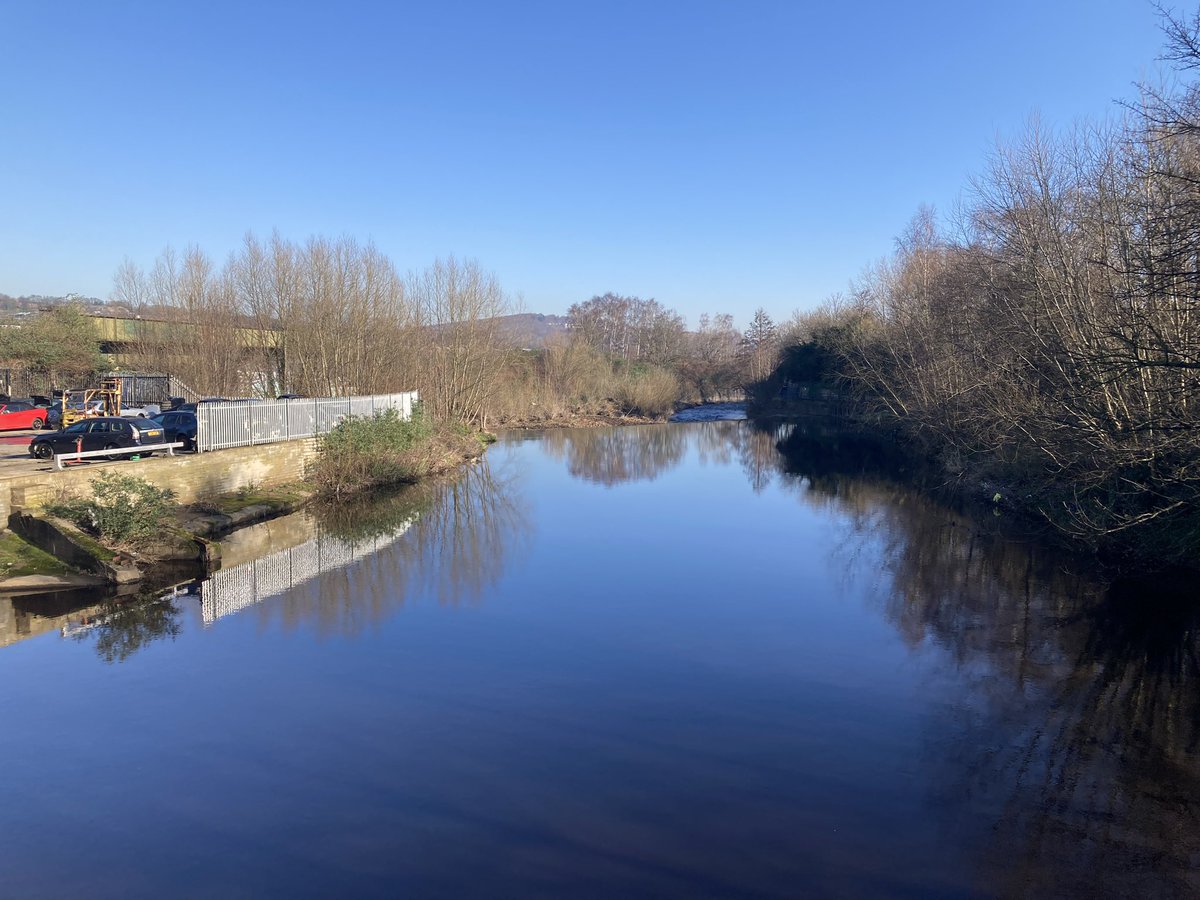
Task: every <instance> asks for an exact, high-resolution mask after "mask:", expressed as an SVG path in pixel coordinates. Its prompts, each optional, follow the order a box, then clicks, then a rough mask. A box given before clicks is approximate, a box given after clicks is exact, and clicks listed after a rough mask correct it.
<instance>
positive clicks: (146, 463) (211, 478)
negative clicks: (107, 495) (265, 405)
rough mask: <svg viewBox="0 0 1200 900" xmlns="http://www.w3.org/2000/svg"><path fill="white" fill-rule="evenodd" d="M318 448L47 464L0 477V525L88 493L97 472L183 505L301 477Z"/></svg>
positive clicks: (301, 443)
mask: <svg viewBox="0 0 1200 900" xmlns="http://www.w3.org/2000/svg"><path fill="white" fill-rule="evenodd" d="M316 452H317V442H316V439H314V438H305V439H303V440H297V441H282V442H279V443H274V444H263V445H261V446H257V447H237V448H234V449H232V450H218V451H215V452H212V453H188V454H181V455H179V456H174V457H171V456H154V457H151V458H150V459H139V460H129V459H123V460H120V461H119V462H112V463H109V462H105V463H81V464H76V465H72V466H68V467H67V468H66V469H64V470H63V471H61V472H60V471H58V470H57V469H55V468H53V464H51V468H50V470H49V471H42V472H35V473H32V474H29V475H18V476H14V477H11V478H6V479H4V480H2V481H0V526H3V525H5V524H6V523H7V522H8V517H9V516H10V515H11V514H12V513H13V512H15V511H18V510H34V509H40V508H41V507H42V506H44V505H45V504H46V503H48V502H50V501H53V500H55V499H57V498H58V497H60V496H63V495H67V494H85V493H87V492H88V486H89V484H90V483H91V480H92V479H93V478H94V477H96V475H97V474H98V473H100V472H105V471H113V472H119V473H121V474H122V475H137V476H138V477H140V478H145V479H146V480H147V481H149V482H150V483H151V484H154V485H157V486H158V487H163V488H170V489H171V490H173V491H175V494H176V496H177V497H178V499H179V501H180V502H181V503H191V502H193V501H195V500H202V499H205V498H207V497H215V496H216V495H218V494H228V493H231V492H233V491H236V490H239V489H241V488H244V487H250V486H251V485H257V486H259V487H276V486H278V485H281V484H287V483H288V482H292V481H300V480H302V479H303V478H304V473H305V469H306V468H307V466H308V464H309V462H311V461H312V460H313V458H314V457H315V456H316Z"/></svg>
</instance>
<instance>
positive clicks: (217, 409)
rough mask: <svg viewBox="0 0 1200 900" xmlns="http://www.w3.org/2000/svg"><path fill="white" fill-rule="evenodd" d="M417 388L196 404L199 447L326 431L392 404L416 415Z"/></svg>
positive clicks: (240, 444)
mask: <svg viewBox="0 0 1200 900" xmlns="http://www.w3.org/2000/svg"><path fill="white" fill-rule="evenodd" d="M417 400H418V396H417V392H416V391H409V392H407V393H403V394H376V395H374V396H366V397H319V398H316V399H311V400H310V399H296V400H223V401H220V402H217V403H201V404H199V405H198V406H197V407H196V449H197V450H199V451H200V452H205V451H208V450H225V449H227V448H229V447H248V446H251V445H253V444H270V443H274V442H276V441H288V440H293V439H295V438H307V437H316V436H317V435H320V434H328V433H329V432H330V431H332V430H333V429H334V428H336V427H337V426H338V425H339V424H340V423H342V422H344V421H345V420H346V419H347V418H348V417H350V416H361V417H363V418H369V417H370V416H373V415H375V413H377V412H382V411H383V410H385V409H394V410H396V411H397V412H398V413H399V414H400V417H401V418H403V419H408V418H411V417H412V411H413V404H414V403H416V402H417Z"/></svg>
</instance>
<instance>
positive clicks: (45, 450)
mask: <svg viewBox="0 0 1200 900" xmlns="http://www.w3.org/2000/svg"><path fill="white" fill-rule="evenodd" d="M33 455H34V456H36V457H37V458H38V459H49V458H50V457H52V456H53V455H54V448H53V447H51V446H50V445H49V444H38V445H37V446H36V447H34V448H33Z"/></svg>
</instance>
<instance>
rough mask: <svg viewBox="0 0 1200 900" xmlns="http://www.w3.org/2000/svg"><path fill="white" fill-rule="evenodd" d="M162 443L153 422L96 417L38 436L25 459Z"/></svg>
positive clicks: (32, 442) (160, 433) (161, 435)
mask: <svg viewBox="0 0 1200 900" xmlns="http://www.w3.org/2000/svg"><path fill="white" fill-rule="evenodd" d="M162 443H165V441H164V440H163V430H162V428H161V427H160V426H158V425H155V424H154V423H153V420H150V419H144V420H143V419H122V418H118V417H117V416H99V417H97V418H94V419H84V420H83V421H82V422H76V423H75V424H74V425H68V426H67V427H66V428H64V429H63V430H62V431H53V432H46V433H45V434H39V435H38V436H37V437H35V438H34V439H33V440H32V441H30V442H29V455H30V456H32V457H35V458H37V459H49V458H50V457H51V456H53V455H54V454H55V453H74V452H75V451H76V450H112V449H115V448H118V447H139V446H142V445H144V444H162ZM147 455H150V454H147Z"/></svg>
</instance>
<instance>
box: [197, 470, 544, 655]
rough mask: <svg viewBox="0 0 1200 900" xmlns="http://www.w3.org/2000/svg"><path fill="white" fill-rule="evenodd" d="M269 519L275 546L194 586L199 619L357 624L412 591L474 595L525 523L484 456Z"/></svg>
mask: <svg viewBox="0 0 1200 900" xmlns="http://www.w3.org/2000/svg"><path fill="white" fill-rule="evenodd" d="M267 525H268V526H270V527H271V528H273V530H274V537H273V545H272V552H270V553H267V554H265V555H252V558H250V559H248V560H246V561H245V562H241V563H240V564H237V565H234V566H223V567H222V568H221V569H220V570H218V571H217V572H215V573H214V574H213V575H212V576H211V577H210V578H208V579H207V580H205V581H204V582H203V583H201V584H200V585H199V586H198V587H197V590H196V593H197V594H198V596H199V597H200V602H201V608H202V610H203V617H204V621H205V623H206V624H211V623H212V622H215V621H216V620H217V619H219V618H221V617H222V616H226V615H230V614H232V613H235V612H241V611H243V610H246V609H249V608H251V607H256V608H257V609H258V614H259V615H260V617H261V619H262V620H263V621H264V622H265V621H271V620H277V621H278V622H280V623H281V624H282V625H283V626H284V627H285V628H287V629H291V628H295V627H298V626H301V625H312V626H314V627H315V628H316V629H317V631H318V632H319V633H321V634H335V633H336V634H357V633H360V632H361V631H363V630H364V629H367V628H370V627H372V626H374V625H377V624H378V623H380V622H382V621H384V620H385V619H386V618H388V617H390V616H391V615H392V614H394V613H395V612H396V611H397V610H398V609H399V608H400V607H402V606H403V605H404V603H405V602H406V599H407V598H408V597H409V596H412V595H414V594H429V595H431V596H435V597H436V598H437V599H438V602H440V603H444V604H458V603H473V602H477V601H478V600H480V599H481V598H482V597H483V596H484V595H485V594H486V591H487V589H488V588H489V586H490V585H492V584H494V583H495V581H496V580H497V579H498V578H499V577H500V576H501V575H502V574H503V572H504V568H505V565H506V564H507V562H508V561H509V560H510V559H511V558H512V556H513V554H515V553H520V552H521V548H522V547H523V546H524V540H525V538H526V536H527V535H528V532H529V526H528V522H527V520H526V518H525V516H524V514H523V512H522V507H521V505H520V503H519V500H518V495H517V494H516V493H515V492H514V491H513V490H512V489H511V486H510V485H509V484H508V482H507V480H506V479H505V478H503V477H501V476H499V475H498V474H497V473H496V471H495V470H494V469H493V467H492V466H491V465H490V464H489V462H488V461H486V460H483V461H480V462H479V463H477V464H475V465H472V466H470V467H468V468H467V469H465V470H464V471H463V472H462V473H461V474H460V475H458V476H456V477H455V478H453V479H450V480H447V481H441V482H433V483H427V484H422V485H417V486H414V487H411V488H407V489H404V490H402V491H400V492H398V493H396V494H393V495H391V496H388V497H384V498H370V499H366V498H361V499H359V500H356V501H353V502H351V503H347V504H342V505H339V506H336V507H325V508H320V509H317V510H314V511H313V512H312V513H304V514H302V515H301V516H298V517H292V518H291V519H290V520H289V521H286V522H277V523H267ZM281 531H282V532H283V534H282V535H281V534H280V532H281ZM253 539H254V537H253V535H252V534H251V540H253ZM266 600H271V601H272V602H271V603H269V604H265V603H264V601H266Z"/></svg>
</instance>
